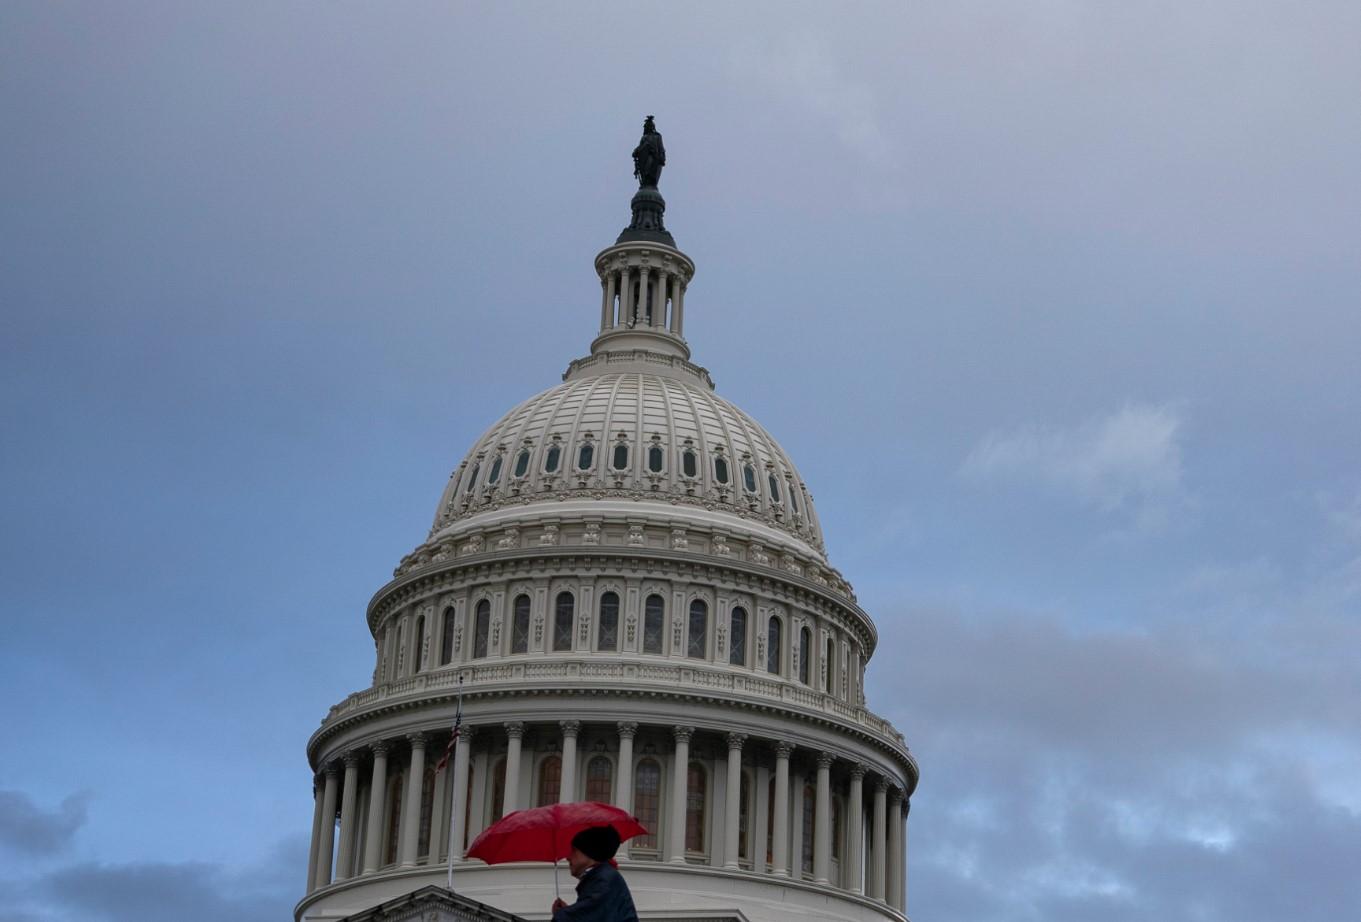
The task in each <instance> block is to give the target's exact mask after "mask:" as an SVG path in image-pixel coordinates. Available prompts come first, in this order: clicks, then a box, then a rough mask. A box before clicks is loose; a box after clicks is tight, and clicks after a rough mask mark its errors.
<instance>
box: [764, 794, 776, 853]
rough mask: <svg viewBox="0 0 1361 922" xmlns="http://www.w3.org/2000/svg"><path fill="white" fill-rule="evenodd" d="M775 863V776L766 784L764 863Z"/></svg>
mask: <svg viewBox="0 0 1361 922" xmlns="http://www.w3.org/2000/svg"><path fill="white" fill-rule="evenodd" d="M774 863H775V776H774V775H771V776H770V783H769V784H767V785H766V865H767V866H769V865H772V864H774Z"/></svg>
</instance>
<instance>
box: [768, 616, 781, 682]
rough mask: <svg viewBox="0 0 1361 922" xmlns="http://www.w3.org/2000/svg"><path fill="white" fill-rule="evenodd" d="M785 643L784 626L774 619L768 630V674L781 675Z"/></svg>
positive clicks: (771, 620) (777, 619)
mask: <svg viewBox="0 0 1361 922" xmlns="http://www.w3.org/2000/svg"><path fill="white" fill-rule="evenodd" d="M783 643H784V624H783V623H782V622H781V621H780V619H779V618H775V617H772V618H771V619H770V625H769V626H768V627H767V628H766V672H772V673H774V674H775V675H779V674H780V647H781V646H782V645H783Z"/></svg>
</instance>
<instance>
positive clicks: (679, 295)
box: [671, 275, 685, 336]
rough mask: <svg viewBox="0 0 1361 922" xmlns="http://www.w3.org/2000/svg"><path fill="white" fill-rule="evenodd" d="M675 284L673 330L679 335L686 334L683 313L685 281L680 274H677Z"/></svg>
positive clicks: (672, 309) (672, 295)
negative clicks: (682, 319)
mask: <svg viewBox="0 0 1361 922" xmlns="http://www.w3.org/2000/svg"><path fill="white" fill-rule="evenodd" d="M673 284H674V285H675V287H674V288H673V289H672V291H671V332H672V333H675V334H676V335H677V336H684V335H685V334H684V330H683V327H682V325H681V313H682V306H683V305H684V303H685V283H684V282H683V281H681V277H680V275H676V276H675V281H674V283H673Z"/></svg>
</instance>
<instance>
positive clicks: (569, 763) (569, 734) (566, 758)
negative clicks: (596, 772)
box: [558, 720, 581, 804]
mask: <svg viewBox="0 0 1361 922" xmlns="http://www.w3.org/2000/svg"><path fill="white" fill-rule="evenodd" d="M558 726H559V727H561V728H562V776H561V778H562V783H561V784H560V785H559V786H558V803H562V804H570V803H571V802H572V801H574V800H576V799H577V796H576V791H577V734H579V733H580V732H581V721H579V720H563V721H559V722H558Z"/></svg>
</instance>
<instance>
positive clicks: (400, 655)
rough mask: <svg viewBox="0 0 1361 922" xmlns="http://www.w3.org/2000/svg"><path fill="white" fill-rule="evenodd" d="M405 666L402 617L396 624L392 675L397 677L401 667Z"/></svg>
mask: <svg viewBox="0 0 1361 922" xmlns="http://www.w3.org/2000/svg"><path fill="white" fill-rule="evenodd" d="M405 666H406V619H405V618H403V619H402V620H401V621H400V622H398V624H397V662H396V663H394V664H393V667H392V675H393V678H397V677H398V676H400V675H401V674H402V669H403V667H405Z"/></svg>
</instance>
